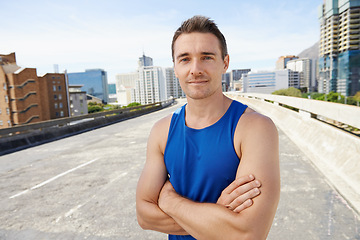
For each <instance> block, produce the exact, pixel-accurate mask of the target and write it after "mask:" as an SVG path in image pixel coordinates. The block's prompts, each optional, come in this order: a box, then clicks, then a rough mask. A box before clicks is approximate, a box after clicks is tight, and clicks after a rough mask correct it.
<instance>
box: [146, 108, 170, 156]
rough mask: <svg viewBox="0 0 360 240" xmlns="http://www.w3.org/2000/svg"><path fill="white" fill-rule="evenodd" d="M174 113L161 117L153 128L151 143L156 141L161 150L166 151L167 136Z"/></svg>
mask: <svg viewBox="0 0 360 240" xmlns="http://www.w3.org/2000/svg"><path fill="white" fill-rule="evenodd" d="M171 118H172V114H169V115H168V116H166V117H164V118H161V119H160V120H158V121H157V122H156V123H155V124H154V126H153V127H152V129H151V133H150V137H149V143H150V141H151V142H152V144H151V145H153V144H154V143H155V144H156V145H157V146H158V147H159V149H160V151H161V152H162V153H164V151H165V147H166V142H167V137H168V133H169V128H170V123H171Z"/></svg>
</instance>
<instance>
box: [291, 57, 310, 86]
mask: <svg viewBox="0 0 360 240" xmlns="http://www.w3.org/2000/svg"><path fill="white" fill-rule="evenodd" d="M311 66H312V62H311V59H309V58H299V59H295V60H290V61H288V63H287V65H286V68H287V69H290V70H292V71H295V72H298V73H299V80H300V84H299V87H300V88H301V89H306V92H312V91H313V89H314V88H315V79H313V78H312V76H313V75H312V71H311Z"/></svg>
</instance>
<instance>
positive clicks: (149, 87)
mask: <svg viewBox="0 0 360 240" xmlns="http://www.w3.org/2000/svg"><path fill="white" fill-rule="evenodd" d="M138 71H139V78H138V79H137V80H136V81H135V101H136V102H139V103H141V104H150V103H156V102H160V101H162V100H165V79H164V74H163V71H162V68H161V67H155V66H143V67H139V69H138Z"/></svg>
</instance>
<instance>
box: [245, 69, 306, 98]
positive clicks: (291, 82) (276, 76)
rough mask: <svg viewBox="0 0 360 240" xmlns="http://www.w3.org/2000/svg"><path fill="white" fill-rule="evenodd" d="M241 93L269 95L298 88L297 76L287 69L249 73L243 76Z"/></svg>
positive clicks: (296, 73)
mask: <svg viewBox="0 0 360 240" xmlns="http://www.w3.org/2000/svg"><path fill="white" fill-rule="evenodd" d="M242 79H243V92H246V93H266V94H271V93H273V92H274V91H276V90H279V89H284V88H289V87H295V88H299V74H298V72H294V71H292V70H289V69H284V70H277V71H266V72H265V71H264V72H257V73H255V72H249V73H247V74H244V75H243V78H242Z"/></svg>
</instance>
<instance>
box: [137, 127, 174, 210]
mask: <svg viewBox="0 0 360 240" xmlns="http://www.w3.org/2000/svg"><path fill="white" fill-rule="evenodd" d="M160 130H161V129H159V127H158V126H154V128H153V129H152V131H151V133H150V136H149V139H148V144H147V152H146V162H145V165H144V169H143V171H142V173H141V176H140V179H139V182H138V186H137V195H138V197H139V198H140V199H143V200H145V201H151V202H153V203H157V199H158V197H159V193H160V190H161V188H162V186H163V185H164V183H165V181H166V178H167V172H166V168H165V164H164V158H163V154H162V152H161V147H160V142H161V139H160V135H159V131H160Z"/></svg>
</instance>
